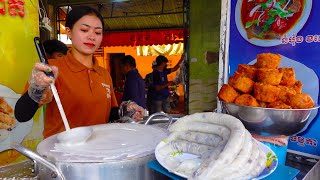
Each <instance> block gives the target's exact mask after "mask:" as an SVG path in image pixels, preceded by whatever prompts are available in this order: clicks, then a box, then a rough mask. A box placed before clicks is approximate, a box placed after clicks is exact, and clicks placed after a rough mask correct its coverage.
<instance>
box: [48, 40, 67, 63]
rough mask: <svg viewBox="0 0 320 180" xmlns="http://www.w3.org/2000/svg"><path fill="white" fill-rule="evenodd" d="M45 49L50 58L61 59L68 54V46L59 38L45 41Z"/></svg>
mask: <svg viewBox="0 0 320 180" xmlns="http://www.w3.org/2000/svg"><path fill="white" fill-rule="evenodd" d="M43 47H44V50H45V51H46V55H47V58H48V59H60V58H63V57H64V56H65V55H67V52H68V47H67V45H65V44H64V43H63V42H61V41H59V40H57V39H51V40H46V41H44V42H43Z"/></svg>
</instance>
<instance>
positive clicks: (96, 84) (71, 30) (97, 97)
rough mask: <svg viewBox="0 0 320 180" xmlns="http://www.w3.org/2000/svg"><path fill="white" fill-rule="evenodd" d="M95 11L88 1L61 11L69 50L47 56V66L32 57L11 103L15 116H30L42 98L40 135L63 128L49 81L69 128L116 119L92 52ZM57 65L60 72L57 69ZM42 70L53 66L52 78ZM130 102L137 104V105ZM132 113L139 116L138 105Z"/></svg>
mask: <svg viewBox="0 0 320 180" xmlns="http://www.w3.org/2000/svg"><path fill="white" fill-rule="evenodd" d="M103 27H104V22H103V18H102V16H101V15H100V13H99V12H98V11H97V10H95V9H93V8H91V7H87V6H78V7H74V8H73V9H72V10H71V11H70V12H69V13H68V15H67V17H66V32H67V35H68V37H69V38H70V39H71V40H72V45H71V50H70V51H68V53H67V55H66V56H65V57H63V58H61V59H55V60H53V59H49V66H48V65H45V64H42V63H36V64H35V65H34V67H33V70H32V73H31V77H30V79H29V82H28V84H27V86H26V87H27V88H26V92H25V93H23V95H22V96H21V97H20V98H19V100H18V102H17V103H16V106H15V117H16V119H17V120H18V121H19V122H25V121H29V120H30V119H31V118H32V117H33V115H34V114H35V112H36V111H37V109H38V108H39V107H40V106H42V105H43V104H46V112H45V122H44V131H43V136H44V138H47V137H49V136H51V135H54V134H56V133H59V132H62V131H65V128H64V125H63V122H62V119H61V116H60V113H59V110H58V107H57V104H56V102H55V101H54V100H53V98H52V97H53V94H52V92H51V89H50V83H54V84H55V86H56V88H57V90H58V93H59V96H60V99H61V103H62V105H63V108H64V111H65V114H66V116H67V119H68V122H69V125H70V127H71V128H75V127H80V126H90V125H96V124H104V123H108V122H110V121H112V120H115V119H118V118H119V114H118V104H117V101H116V98H115V94H114V90H113V85H112V79H111V76H110V74H109V73H108V71H106V70H105V69H104V68H102V67H101V66H99V65H98V62H97V60H96V58H95V57H94V56H93V54H94V52H95V50H96V49H97V48H98V47H99V46H100V43H101V41H102V36H103V30H104V28H103ZM58 71H59V75H58ZM45 72H53V74H54V78H53V77H50V76H47V75H46V74H45ZM132 108H137V109H142V108H141V107H139V106H138V105H136V106H133V107H132ZM135 113H136V114H137V115H136V114H135V115H136V117H138V118H139V119H136V120H142V118H143V115H144V114H142V112H140V111H138V110H137V111H135Z"/></svg>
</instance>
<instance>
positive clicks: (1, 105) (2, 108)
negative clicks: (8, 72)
mask: <svg viewBox="0 0 320 180" xmlns="http://www.w3.org/2000/svg"><path fill="white" fill-rule="evenodd" d="M0 112H3V113H6V114H9V115H10V116H13V109H12V108H11V106H10V105H9V104H8V103H7V101H6V100H5V99H4V98H3V97H0Z"/></svg>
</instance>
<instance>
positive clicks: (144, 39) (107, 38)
mask: <svg viewBox="0 0 320 180" xmlns="http://www.w3.org/2000/svg"><path fill="white" fill-rule="evenodd" d="M183 38H184V31H183V29H170V30H142V31H128V32H106V33H104V36H103V40H102V43H101V46H104V47H106V46H144V45H158V44H160V45H162V44H178V43H183Z"/></svg>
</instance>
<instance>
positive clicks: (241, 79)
mask: <svg viewBox="0 0 320 180" xmlns="http://www.w3.org/2000/svg"><path fill="white" fill-rule="evenodd" d="M230 85H231V86H232V87H233V88H234V89H235V90H238V91H240V92H242V93H245V94H249V93H251V91H252V89H253V85H254V81H252V80H251V79H250V78H247V77H245V76H243V75H241V74H240V73H238V72H236V73H235V74H234V76H233V77H231V81H230Z"/></svg>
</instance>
